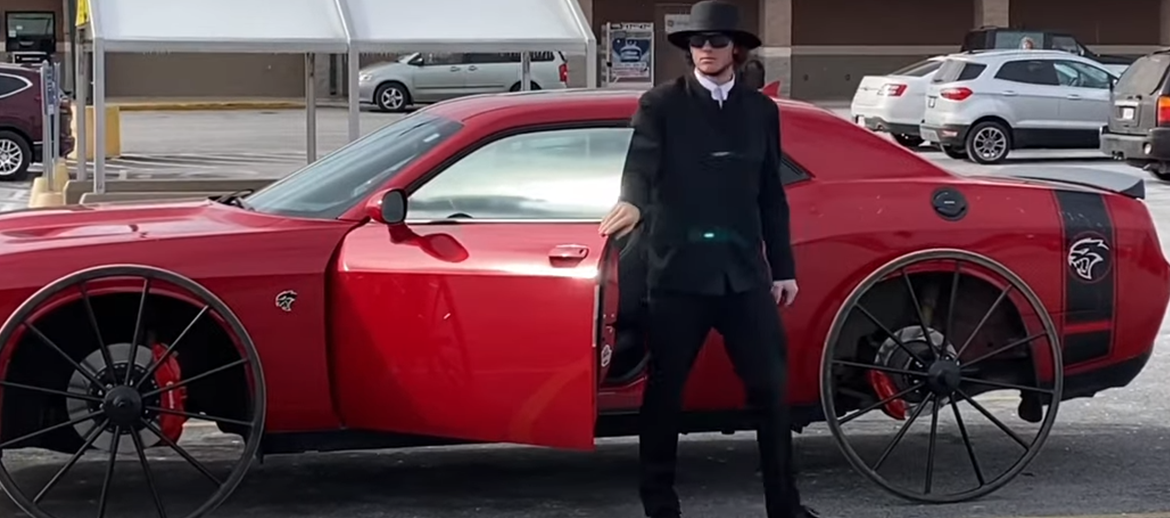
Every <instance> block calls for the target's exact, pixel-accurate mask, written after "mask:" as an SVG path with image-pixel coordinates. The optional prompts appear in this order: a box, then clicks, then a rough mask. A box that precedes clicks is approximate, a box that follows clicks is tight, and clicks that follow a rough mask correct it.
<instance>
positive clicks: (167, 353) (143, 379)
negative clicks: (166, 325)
mask: <svg viewBox="0 0 1170 518" xmlns="http://www.w3.org/2000/svg"><path fill="white" fill-rule="evenodd" d="M209 309H211V306H203V309H200V310H199V313H196V314H195V318H192V319H191V322H190V323H189V324H187V327H185V328H183V332H181V333H179V337H178V338H175V341H174V342H171V345H169V346H167V350H166V351H163V353H162V355H161V356H159V357H158V359H157V360H155V361H153V362H151V364H150V367H149V368H147V369H146V374H143V375H142V377H141V378H139V380H138V383H135V384H134V388H135V389H139V388H142V384H143V383H145V382H146V380H147V379H149V378H150V377H151V376H153V375H154V372H155V371H157V370H158V368H159V367H162V364H163V363H166V361H167V359H168V358H170V357H171V355H172V354H174V353H175V349H176V348H178V347H179V342H182V341H183V337H185V336H187V332H188V331H191V328H193V327H195V324H196V323H197V322H199V319H200V318H202V317H203V314H204V313H207V310H209Z"/></svg>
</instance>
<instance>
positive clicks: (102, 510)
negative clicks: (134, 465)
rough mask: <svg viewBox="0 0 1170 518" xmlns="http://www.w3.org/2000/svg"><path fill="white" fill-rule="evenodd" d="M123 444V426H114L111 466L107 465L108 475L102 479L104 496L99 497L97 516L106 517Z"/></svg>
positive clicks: (111, 443) (111, 444) (98, 517)
mask: <svg viewBox="0 0 1170 518" xmlns="http://www.w3.org/2000/svg"><path fill="white" fill-rule="evenodd" d="M121 445H122V427H121V426H115V427H114V440H113V441H111V442H110V460H109V464H110V465H109V466H106V476H105V478H104V479H103V480H102V496H101V497H100V498H99V499H98V515H97V518H105V516H106V505H107V504H108V503H109V497H110V485H111V482H113V480H114V466H116V465H118V447H119V446H121Z"/></svg>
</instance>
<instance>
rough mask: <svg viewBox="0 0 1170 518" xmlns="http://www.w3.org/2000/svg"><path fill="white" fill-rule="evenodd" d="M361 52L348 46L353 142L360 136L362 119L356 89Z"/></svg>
mask: <svg viewBox="0 0 1170 518" xmlns="http://www.w3.org/2000/svg"><path fill="white" fill-rule="evenodd" d="M360 58H361V54H360V53H359V52H358V49H357V48H356V47H354V46H352V45H351V46H350V47H349V59H348V60H347V61H348V63H346V67H347V70H346V72H347V75H348V78H349V84H348V85H346V86H348V87H349V88H348V91H349V141H350V142H353V141H355V140H357V139H358V138H360V137H361V136H362V119H361V115H362V112H361V101H362V100H361V98H360V97H361V92H360V91H358V87H359V86H360V85H358V71H359V70H360V66H361V63H359V59H360Z"/></svg>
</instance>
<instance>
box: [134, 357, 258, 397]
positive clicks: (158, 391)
mask: <svg viewBox="0 0 1170 518" xmlns="http://www.w3.org/2000/svg"><path fill="white" fill-rule="evenodd" d="M245 363H248V360H247V359H246V358H241V359H239V360H236V361H234V362H231V363H229V364H227V365H224V366H222V367H216V368H214V369H211V370H209V371H207V372H204V373H203V374H200V375H198V376H192V377H190V378H187V379H185V380H182V381H180V382H178V383H175V384H174V385H167V386H165V387H162V388H159V389H155V390H152V391H150V392H147V393H145V394H143V395H142V399H150V398H152V397H154V396H157V395H159V394H162V393H164V392H170V391H172V390H175V389H178V388H182V387H185V386H187V385H190V384H192V383H195V382H196V381H199V380H202V379H205V378H209V377H211V376H214V375H216V374H219V373H221V372H223V371H226V370H228V369H230V368H232V367H237V366H240V365H243V364H245Z"/></svg>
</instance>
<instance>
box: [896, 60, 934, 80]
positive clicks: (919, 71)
mask: <svg viewBox="0 0 1170 518" xmlns="http://www.w3.org/2000/svg"><path fill="white" fill-rule="evenodd" d="M942 64H943V62H942V61H940V60H937V59H924V60H922V61H919V62H917V63H914V64H912V65H907V66H904V67H902V68H899V69H897V70H895V71H893V72H890V75H892V76H910V77H922V76H924V75H926V74H929V73H931V72H934V71H935V70H938V69H939V67H941V66H942Z"/></svg>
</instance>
